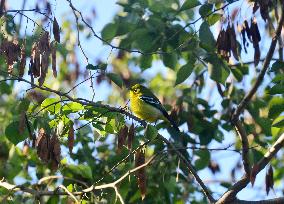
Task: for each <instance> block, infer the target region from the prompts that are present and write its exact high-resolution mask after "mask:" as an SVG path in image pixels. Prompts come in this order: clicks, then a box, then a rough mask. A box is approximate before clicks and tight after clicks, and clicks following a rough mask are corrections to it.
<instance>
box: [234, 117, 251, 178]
mask: <svg viewBox="0 0 284 204" xmlns="http://www.w3.org/2000/svg"><path fill="white" fill-rule="evenodd" d="M235 129H236V131H237V133H238V135H239V136H240V140H241V142H242V160H243V165H244V169H245V172H246V174H247V175H248V177H250V164H249V155H248V154H249V151H248V150H249V143H248V138H247V134H246V131H245V129H244V127H243V126H242V124H241V122H240V121H237V123H236V125H235Z"/></svg>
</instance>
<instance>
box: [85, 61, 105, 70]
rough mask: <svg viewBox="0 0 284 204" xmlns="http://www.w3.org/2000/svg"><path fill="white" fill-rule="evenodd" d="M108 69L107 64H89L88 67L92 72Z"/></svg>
mask: <svg viewBox="0 0 284 204" xmlns="http://www.w3.org/2000/svg"><path fill="white" fill-rule="evenodd" d="M106 68H107V64H105V63H101V64H97V65H92V64H88V65H87V66H86V69H90V70H105V69H106Z"/></svg>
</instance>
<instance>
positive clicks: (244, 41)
mask: <svg viewBox="0 0 284 204" xmlns="http://www.w3.org/2000/svg"><path fill="white" fill-rule="evenodd" d="M241 34H242V39H243V47H244V50H245V53H248V51H247V48H246V42H247V40H246V31H245V28H244V26H242V30H241Z"/></svg>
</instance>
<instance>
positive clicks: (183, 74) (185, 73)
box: [175, 63, 193, 86]
mask: <svg viewBox="0 0 284 204" xmlns="http://www.w3.org/2000/svg"><path fill="white" fill-rule="evenodd" d="M192 71H193V65H192V64H190V63H187V64H185V65H183V66H182V67H181V68H180V69H179V70H178V72H177V78H176V83H175V86H176V85H178V84H180V83H182V82H184V81H185V80H186V79H187V78H188V77H189V76H190V75H191V73H192Z"/></svg>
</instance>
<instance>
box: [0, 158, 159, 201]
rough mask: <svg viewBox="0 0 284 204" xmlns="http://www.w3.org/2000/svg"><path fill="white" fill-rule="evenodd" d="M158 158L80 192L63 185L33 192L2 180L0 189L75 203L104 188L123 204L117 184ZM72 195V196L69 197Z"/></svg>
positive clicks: (30, 189)
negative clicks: (61, 197) (64, 198)
mask: <svg viewBox="0 0 284 204" xmlns="http://www.w3.org/2000/svg"><path fill="white" fill-rule="evenodd" d="M157 156H158V154H155V155H154V156H152V157H151V158H150V159H149V160H148V161H147V162H145V163H144V164H142V165H140V166H138V167H136V168H134V169H131V170H130V171H128V172H127V173H125V174H124V175H123V176H121V177H120V178H119V179H117V180H116V181H114V182H111V183H107V184H102V185H98V186H94V185H92V186H90V187H89V188H86V189H84V190H82V191H75V192H72V193H71V192H69V191H68V190H67V189H66V187H65V186H63V185H60V186H58V187H57V188H56V190H54V191H37V190H34V189H32V188H28V187H24V186H22V185H19V186H17V185H13V184H10V183H8V182H5V181H3V180H0V187H3V188H5V189H7V190H10V191H14V192H17V191H22V192H26V193H29V194H32V195H34V196H35V197H41V196H44V195H69V196H71V197H72V198H73V199H74V200H75V201H77V199H76V197H75V196H77V195H83V194H85V193H89V192H93V191H94V190H100V189H105V188H113V189H114V190H115V193H116V196H118V198H119V200H120V202H121V203H122V204H124V201H123V199H122V196H121V195H120V194H119V192H118V189H117V186H116V185H117V184H119V183H120V182H121V181H123V180H124V179H125V178H127V177H128V176H129V175H131V174H133V173H134V172H136V171H138V170H140V169H142V168H144V167H146V166H148V165H150V164H151V163H152V161H154V159H155V158H156V157H157ZM59 188H62V189H63V190H64V192H61V191H58V189H59ZM70 194H72V195H70Z"/></svg>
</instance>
